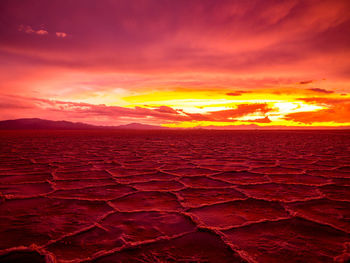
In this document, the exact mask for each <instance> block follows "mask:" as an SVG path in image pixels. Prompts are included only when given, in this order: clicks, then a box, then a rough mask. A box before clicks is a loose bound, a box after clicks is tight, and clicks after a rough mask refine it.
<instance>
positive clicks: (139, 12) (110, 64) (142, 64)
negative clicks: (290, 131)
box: [0, 0, 350, 127]
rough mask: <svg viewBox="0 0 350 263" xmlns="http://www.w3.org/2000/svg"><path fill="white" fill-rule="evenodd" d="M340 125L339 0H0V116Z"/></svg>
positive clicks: (347, 41) (349, 89)
mask: <svg viewBox="0 0 350 263" xmlns="http://www.w3.org/2000/svg"><path fill="white" fill-rule="evenodd" d="M33 117H35V118H43V119H50V120H67V121H74V122H85V123H89V124H97V125H120V124H127V123H133V122H138V123H144V124H153V125H162V126H168V127H202V126H210V127H211V126H224V127H226V126H230V127H231V126H232V127H249V125H250V126H252V125H253V126H256V125H257V126H261V127H270V126H273V127H277V126H280V127H284V126H286V127H291V126H301V127H310V126H311V127H323V126H325V127H326V126H327V127H328V126H332V127H333V126H350V1H348V0H337V1H334V0H317V1H316V0H288V1H272V0H259V1H255V0H251V1H240V0H229V1H225V0H220V1H213V0H176V1H173V0H134V1H130V0H98V1H97V0H74V1H72V0H50V1H47V0H1V1H0V120H5V119H16V118H33Z"/></svg>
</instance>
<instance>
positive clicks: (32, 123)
mask: <svg viewBox="0 0 350 263" xmlns="http://www.w3.org/2000/svg"><path fill="white" fill-rule="evenodd" d="M101 129H106V130H111V129H118V130H128V129H130V130H157V129H167V128H165V127H161V126H155V125H147V124H141V123H130V124H126V125H120V126H97V125H90V124H86V123H81V122H69V121H50V120H43V119H39V118H25V119H16V120H5V121H0V130H101Z"/></svg>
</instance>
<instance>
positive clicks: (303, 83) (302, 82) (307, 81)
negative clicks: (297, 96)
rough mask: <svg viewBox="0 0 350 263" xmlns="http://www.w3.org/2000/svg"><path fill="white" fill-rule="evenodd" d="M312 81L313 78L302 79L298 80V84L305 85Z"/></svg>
mask: <svg viewBox="0 0 350 263" xmlns="http://www.w3.org/2000/svg"><path fill="white" fill-rule="evenodd" d="M312 82H314V81H313V80H304V81H300V82H299V84H300V85H306V84H310V83H312Z"/></svg>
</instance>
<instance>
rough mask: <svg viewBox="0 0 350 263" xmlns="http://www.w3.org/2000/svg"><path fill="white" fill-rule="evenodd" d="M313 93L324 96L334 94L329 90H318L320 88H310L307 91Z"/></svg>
mask: <svg viewBox="0 0 350 263" xmlns="http://www.w3.org/2000/svg"><path fill="white" fill-rule="evenodd" d="M308 90H311V91H314V92H318V93H325V94H331V93H334V91H331V90H325V89H320V88H312V89H308Z"/></svg>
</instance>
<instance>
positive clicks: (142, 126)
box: [114, 123, 169, 130]
mask: <svg viewBox="0 0 350 263" xmlns="http://www.w3.org/2000/svg"><path fill="white" fill-rule="evenodd" d="M114 128H116V129H123V130H129V129H130V130H159V129H162V130H163V129H169V128H167V127H162V126H156V125H149V124H141V123H129V124H125V125H119V126H115V127H114Z"/></svg>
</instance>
